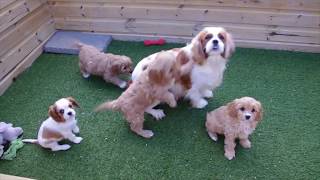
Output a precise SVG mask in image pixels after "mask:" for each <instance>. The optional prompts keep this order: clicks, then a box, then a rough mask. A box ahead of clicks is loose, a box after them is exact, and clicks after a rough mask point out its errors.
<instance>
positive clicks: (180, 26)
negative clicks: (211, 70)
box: [55, 18, 320, 44]
mask: <svg viewBox="0 0 320 180" xmlns="http://www.w3.org/2000/svg"><path fill="white" fill-rule="evenodd" d="M55 22H56V28H57V29H64V30H80V31H81V30H82V31H94V32H105V33H132V34H133V33H136V34H146V35H148V34H149V35H156V36H158V35H159V36H161V35H169V36H189V37H193V36H195V35H196V34H197V33H198V32H199V31H200V30H201V29H202V28H203V27H207V26H223V27H225V28H226V29H227V30H228V31H230V32H231V33H232V34H233V35H234V37H235V38H242V39H244V38H246V39H248V40H265V41H284V42H299V43H308V44H320V32H319V31H318V30H317V29H312V28H300V29H298V28H289V27H279V26H258V25H248V24H230V23H210V22H205V23H195V22H192V21H191V22H188V21H180V22H179V23H176V21H158V20H157V21H155V20H153V21H150V20H141V19H115V18H108V19H106V18H103V19H88V18H86V19H84V18H66V19H64V18H56V19H55Z"/></svg>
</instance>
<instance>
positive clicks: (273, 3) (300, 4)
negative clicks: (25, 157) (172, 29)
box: [49, 0, 320, 11]
mask: <svg viewBox="0 0 320 180" xmlns="http://www.w3.org/2000/svg"><path fill="white" fill-rule="evenodd" d="M49 2H50V3H56V2H83V0H49ZM90 2H92V3H100V4H103V3H109V4H110V3H121V4H153V5H161V4H167V5H177V6H204V7H239V8H256V9H284V10H302V11H319V9H320V1H319V0H289V1H284V0H262V1H260V0H196V1H195V0H171V1H170V0H90Z"/></svg>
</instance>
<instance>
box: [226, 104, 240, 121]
mask: <svg viewBox="0 0 320 180" xmlns="http://www.w3.org/2000/svg"><path fill="white" fill-rule="evenodd" d="M227 111H228V114H229V116H231V117H232V118H234V119H237V117H238V109H237V102H236V100H234V101H232V102H230V103H228V104H227Z"/></svg>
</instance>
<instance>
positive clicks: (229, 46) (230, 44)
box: [219, 31, 235, 59]
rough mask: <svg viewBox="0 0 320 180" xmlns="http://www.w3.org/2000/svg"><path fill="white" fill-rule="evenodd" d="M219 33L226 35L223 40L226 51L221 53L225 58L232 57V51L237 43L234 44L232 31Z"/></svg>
mask: <svg viewBox="0 0 320 180" xmlns="http://www.w3.org/2000/svg"><path fill="white" fill-rule="evenodd" d="M219 35H221V36H223V37H224V40H223V42H224V51H223V53H222V54H221V55H222V57H224V58H225V59H228V58H229V57H231V55H232V53H233V52H234V51H235V45H234V41H233V38H232V35H231V34H230V33H227V32H225V31H224V32H221V33H220V34H219Z"/></svg>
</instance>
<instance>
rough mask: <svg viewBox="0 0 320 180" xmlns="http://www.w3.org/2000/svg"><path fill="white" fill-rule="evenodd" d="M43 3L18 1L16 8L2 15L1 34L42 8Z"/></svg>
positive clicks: (30, 0) (7, 10)
mask: <svg viewBox="0 0 320 180" xmlns="http://www.w3.org/2000/svg"><path fill="white" fill-rule="evenodd" d="M42 3H43V2H42V1H41V0H24V1H17V2H16V3H15V4H14V6H11V7H10V8H8V9H6V10H5V11H3V12H2V13H0V32H1V31H3V30H4V29H6V28H8V27H9V26H11V25H12V24H14V23H16V22H17V21H19V20H20V19H21V18H23V17H25V16H26V15H28V14H30V13H31V12H32V11H34V10H35V9H37V8H38V7H40V6H41V5H42Z"/></svg>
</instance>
